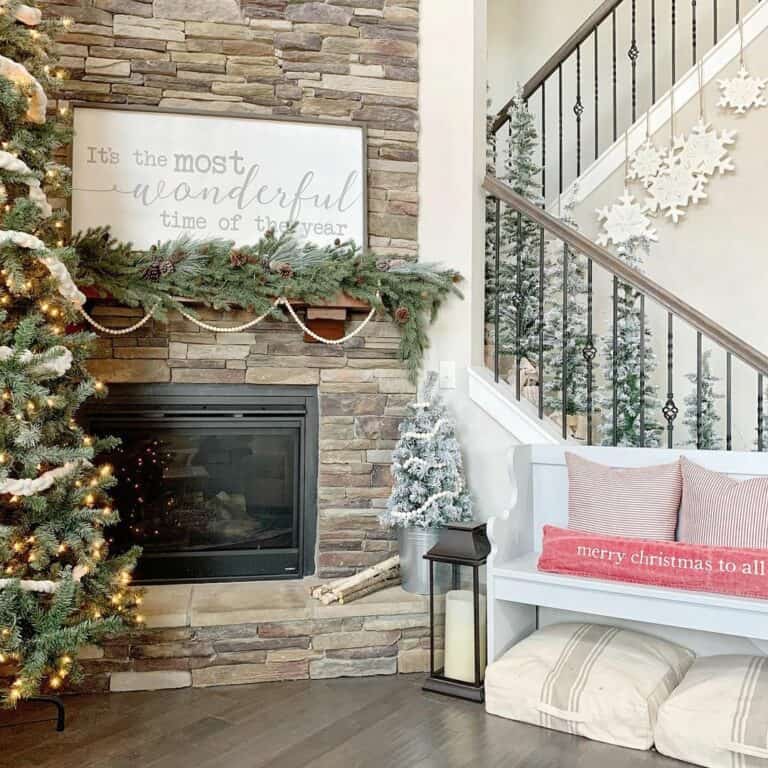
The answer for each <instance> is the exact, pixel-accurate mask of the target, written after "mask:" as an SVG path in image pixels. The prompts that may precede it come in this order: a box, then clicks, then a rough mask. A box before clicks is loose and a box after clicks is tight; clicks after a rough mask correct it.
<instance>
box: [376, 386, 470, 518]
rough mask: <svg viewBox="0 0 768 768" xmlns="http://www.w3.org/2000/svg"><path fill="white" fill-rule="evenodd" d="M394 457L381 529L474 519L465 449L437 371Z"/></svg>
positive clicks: (405, 426)
mask: <svg viewBox="0 0 768 768" xmlns="http://www.w3.org/2000/svg"><path fill="white" fill-rule="evenodd" d="M392 458H393V461H392V475H393V487H392V494H391V496H390V497H389V502H388V503H387V509H386V511H385V512H383V513H382V515H381V517H380V522H381V524H382V525H384V526H386V527H392V528H404V527H408V526H415V527H420V528H432V527H436V526H441V525H445V524H446V523H455V522H464V521H467V520H470V519H471V517H472V505H471V500H470V496H469V491H468V490H467V486H466V483H465V481H464V469H463V463H462V458H461V447H460V446H459V442H458V440H457V439H456V435H455V424H454V423H453V420H452V419H451V418H450V416H449V415H448V409H447V408H446V406H445V404H444V403H443V400H442V398H441V396H440V391H439V389H438V380H437V374H435V373H434V372H433V373H429V374H428V375H427V378H426V381H425V383H424V387H423V389H422V393H421V396H420V399H419V401H418V402H415V403H411V404H410V405H409V406H408V416H407V417H406V418H405V419H404V420H403V422H402V423H401V424H400V438H399V440H398V441H397V447H396V448H395V451H394V455H393V457H392Z"/></svg>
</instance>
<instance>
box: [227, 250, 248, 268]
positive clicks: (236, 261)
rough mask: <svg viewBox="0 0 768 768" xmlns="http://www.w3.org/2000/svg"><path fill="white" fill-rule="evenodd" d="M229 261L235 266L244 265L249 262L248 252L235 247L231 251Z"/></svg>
mask: <svg viewBox="0 0 768 768" xmlns="http://www.w3.org/2000/svg"><path fill="white" fill-rule="evenodd" d="M229 263H230V264H231V265H232V266H233V267H235V268H237V267H244V266H245V265H246V264H247V263H248V254H247V253H243V252H242V251H238V250H237V249H236V248H233V249H232V250H231V251H230V252H229Z"/></svg>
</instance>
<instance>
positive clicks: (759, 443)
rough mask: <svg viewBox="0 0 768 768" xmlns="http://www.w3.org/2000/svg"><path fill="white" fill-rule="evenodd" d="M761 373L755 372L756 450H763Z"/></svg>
mask: <svg viewBox="0 0 768 768" xmlns="http://www.w3.org/2000/svg"><path fill="white" fill-rule="evenodd" d="M763 448H764V445H763V374H762V373H758V374H757V450H758V451H759V452H760V453H762V452H763Z"/></svg>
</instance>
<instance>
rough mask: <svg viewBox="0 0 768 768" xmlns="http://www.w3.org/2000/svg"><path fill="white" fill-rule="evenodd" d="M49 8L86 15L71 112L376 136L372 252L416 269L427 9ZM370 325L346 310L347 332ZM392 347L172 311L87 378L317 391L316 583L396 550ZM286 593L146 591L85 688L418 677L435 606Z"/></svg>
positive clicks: (338, 0) (108, 313) (397, 409)
mask: <svg viewBox="0 0 768 768" xmlns="http://www.w3.org/2000/svg"><path fill="white" fill-rule="evenodd" d="M41 5H43V6H44V7H45V8H46V11H47V13H48V14H49V15H59V16H62V15H66V16H69V17H71V18H72V19H73V22H74V23H73V24H72V25H71V26H70V28H69V29H68V30H67V31H66V32H64V33H62V34H60V35H59V37H58V39H57V46H58V53H59V55H60V57H61V64H62V65H63V66H64V67H65V68H66V69H67V70H68V71H69V73H70V79H68V80H67V81H66V82H65V83H64V86H63V93H62V97H63V98H65V99H70V100H79V101H83V100H84V101H88V102H98V103H107V104H110V103H111V104H133V105H142V106H147V107H152V106H159V107H163V108H169V109H193V110H204V111H208V112H211V113H215V114H222V115H253V116H256V117H258V116H259V115H282V116H293V117H297V118H302V117H306V118H319V119H323V118H327V119H332V120H355V121H360V122H363V123H365V124H366V125H367V127H368V147H367V153H368V209H369V217H368V232H369V243H368V244H369V246H370V247H372V248H374V249H377V250H379V251H381V252H382V253H386V254H393V255H397V256H400V257H414V256H415V254H416V231H417V215H418V199H417V168H418V165H417V160H418V157H417V130H418V114H417V88H418V66H417V61H418V60H417V53H418V48H417V41H418V0H332V2H295V1H294V0H41ZM93 312H94V314H95V315H96V316H97V317H98V318H99V320H101V322H102V323H104V324H106V325H108V326H111V327H115V328H118V327H125V326H127V325H130V324H131V323H133V322H134V321H135V319H136V316H137V313H136V312H135V311H134V310H131V309H127V308H121V307H114V306H108V305H104V304H102V305H100V306H97V307H95V308H94V310H93ZM201 316H202V317H203V318H205V319H208V320H214V321H218V322H221V323H223V324H230V325H232V324H237V323H239V322H242V321H243V320H244V319H246V318H245V317H244V316H243V315H241V314H240V313H231V314H229V315H219V314H216V313H212V312H203V313H201ZM361 319H362V315H356V316H353V318H352V322H351V323H349V324H348V329H351V328H353V327H355V323H359V322H360V320H361ZM397 344H398V331H397V329H396V328H394V327H393V326H392V325H390V324H389V323H386V322H374V323H372V324H370V325H369V326H368V327H367V328H366V330H365V332H364V333H362V334H361V335H359V336H358V337H356V338H355V339H353V340H351V341H350V342H347V343H345V344H344V345H343V347H330V346H324V345H319V344H307V343H305V342H304V341H303V339H302V335H301V332H300V330H299V329H298V328H297V327H296V326H295V325H294V324H293V323H277V322H270V323H263V324H261V325H259V326H258V327H256V328H255V329H253V330H252V331H250V332H248V333H238V334H220V333H209V332H207V331H201V330H200V329H199V328H198V327H197V326H195V325H193V324H191V323H189V322H188V321H186V320H183V319H181V318H172V319H171V321H170V322H169V323H168V324H159V323H150V324H148V325H147V326H145V327H144V328H142V329H141V331H139V332H138V333H134V334H131V335H128V336H121V337H115V338H104V339H102V340H100V342H99V344H98V348H97V351H96V354H95V356H94V359H93V360H92V361H91V367H92V369H93V372H94V373H95V374H96V375H98V376H99V377H101V378H103V379H104V380H106V381H108V382H135V383H141V382H179V383H185V384H196V383H199V384H204V383H205V384H208V383H214V384H215V383H227V384H233V383H249V384H280V385H291V384H297V385H298V384H300V385H307V384H309V385H316V386H317V387H318V390H319V396H320V401H319V402H320V435H319V439H320V443H319V444H320V464H319V495H318V499H319V504H318V506H319V509H318V515H319V526H318V547H317V549H318V551H317V568H318V574H319V575H320V576H322V577H333V576H339V575H345V574H349V573H352V572H354V571H356V570H359V569H361V568H363V567H365V566H368V565H370V564H372V563H375V562H378V561H380V560H382V559H384V558H385V557H387V556H388V555H389V553H390V552H392V551H393V550H394V549H395V542H394V541H393V540H392V536H391V534H389V533H388V532H386V531H382V530H381V529H380V527H379V525H378V522H377V520H376V515H377V513H378V511H379V509H380V508H381V507H383V506H384V504H385V502H386V498H387V496H388V495H389V490H390V485H391V477H390V461H391V450H392V448H393V447H394V442H395V439H396V437H397V426H398V423H399V421H400V418H401V417H402V415H403V413H404V409H405V406H406V403H407V402H408V401H409V400H410V399H411V398H412V396H413V392H414V387H413V386H412V385H411V384H410V383H409V382H408V381H407V378H406V375H405V372H404V370H403V367H402V364H401V363H400V362H399V361H398V359H397ZM286 584H288V582H270V583H261V584H251V585H237V584H222V585H203V586H196V587H194V588H190V587H152V588H151V589H150V591H149V593H148V595H147V606H146V607H147V615H148V619H149V623H150V626H152V627H154V628H153V629H148V630H147V631H146V632H144V633H141V634H139V635H135V636H133V637H131V638H127V639H124V640H118V641H115V642H114V643H108V644H106V645H105V646H104V648H102V649H92V650H91V651H90V654H89V655H92V656H93V657H94V658H92V659H89V660H88V661H87V662H86V663H87V676H86V679H85V683H84V689H86V690H103V689H105V688H107V687H110V685H111V687H112V688H113V689H115V690H122V689H130V688H152V687H161V688H162V687H174V686H181V685H192V684H194V685H216V684H224V683H232V682H257V681H260V680H277V679H292V678H306V677H309V676H310V675H311V676H313V677H328V676H338V675H344V674H383V673H393V672H395V671H398V670H399V671H415V670H416V669H423V668H424V665H425V650H424V643H425V640H424V637H425V636H426V619H425V615H424V610H425V607H424V605H423V601H422V602H421V603H416V604H414V602H413V601H412V600H411V599H410V598H408V596H406V595H405V594H404V593H402V591H401V590H399V589H398V590H394V591H390V594H389V597H387V598H386V605H380V604H376V605H374V606H373V607H371V608H363V607H358V608H353V606H344V607H343V608H342V609H336V610H337V611H341V613H339V614H338V615H336V614H334V612H333V610H332V609H322V610H321V609H320V608H319V607H317V606H311V605H310V604H309V602H308V600H306V587H307V585H306V584H299V583H297V582H293V587H291V589H294V590H295V589H300V595H301V599H300V600H299V598H295V599H296V601H297V602H296V605H295V606H294V609H295V612H294V613H291V612H290V611H289V612H288V614H286V612H285V605H284V603H285V594H286V593H285V592H284V590H285V589H286V588H287V587H285V585H286ZM179 590H181V592H183V593H184V594H183V595H182V594H181V592H180V591H179ZM185 590H186V591H185ZM190 590H196V592H197V594H198V595H199V594H206V595H212V597H211V600H212V601H213V603H214V604H215V605H217V606H221V605H228V604H229V603H230V602H231V601H232V600H233V596H235V595H241V596H243V599H244V600H245V601H246V602H248V603H249V604H250V603H253V604H256V605H258V606H259V609H258V612H257V613H256V614H254V613H253V612H247V611H246V612H245V613H244V612H243V611H237V610H235V611H230V610H226V609H221V610H218V609H217V610H215V611H213V612H210V611H209V612H207V613H206V612H205V611H203V613H202V614H201V613H200V611H197V610H195V609H194V602H195V601H194V599H193V597H192V596H191V595H192V592H191V591H190ZM211 590H213V591H211ZM243 590H244V591H243ZM270 596H271V597H270ZM276 596H277V597H279V598H280V599H279V600H278V599H277V597H276ZM273 598H274V599H273ZM168 601H171V602H173V604H174V608H173V610H171V611H170V613H169V612H168V610H166V608H162V610H161V611H160V615H158V614H157V612H156V611H153V607H152V606H153V605H157V604H160V605H166V604H167V602H168ZM190 606H192V607H190ZM166 607H167V606H166ZM188 609H189V610H188ZM294 609H291V610H294ZM344 609H346V612H345V611H344ZM174 610H176V611H181V613H180V614H179V615H175V614H174ZM318 611H320V613H318ZM110 681H111V682H110Z"/></svg>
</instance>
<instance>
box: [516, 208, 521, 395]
mask: <svg viewBox="0 0 768 768" xmlns="http://www.w3.org/2000/svg"><path fill="white" fill-rule="evenodd" d="M516 282H517V285H516V293H517V295H516V296H515V397H516V398H517V399H518V400H519V399H520V358H521V357H522V350H521V349H520V341H521V338H522V335H523V214H522V213H519V212H518V214H517V281H516Z"/></svg>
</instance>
